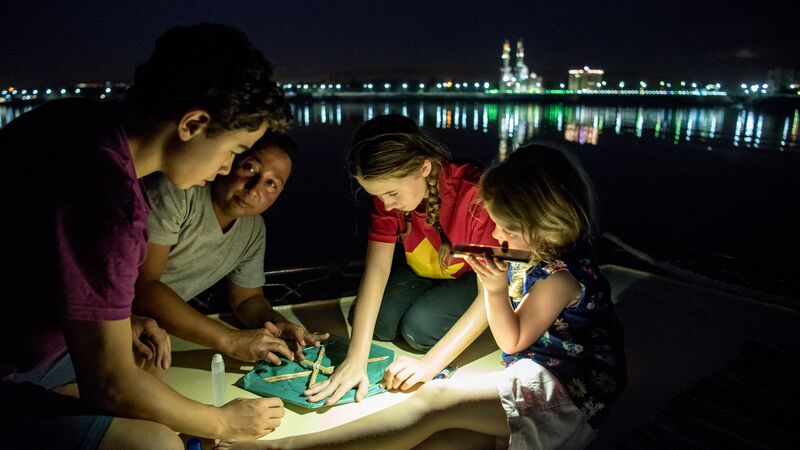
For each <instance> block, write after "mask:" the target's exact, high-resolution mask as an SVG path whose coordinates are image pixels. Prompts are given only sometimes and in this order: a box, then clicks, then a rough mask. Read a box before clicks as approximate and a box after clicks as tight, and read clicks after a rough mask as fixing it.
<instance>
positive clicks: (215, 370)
mask: <svg viewBox="0 0 800 450" xmlns="http://www.w3.org/2000/svg"><path fill="white" fill-rule="evenodd" d="M211 392H212V395H213V399H214V406H222V405H224V404H225V361H223V360H222V355H220V354H219V353H216V354H214V357H213V358H211Z"/></svg>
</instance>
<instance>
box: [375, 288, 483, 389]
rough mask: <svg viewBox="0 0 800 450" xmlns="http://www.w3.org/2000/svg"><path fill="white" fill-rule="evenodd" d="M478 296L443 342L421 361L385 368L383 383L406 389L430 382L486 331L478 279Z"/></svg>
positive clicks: (406, 359)
mask: <svg viewBox="0 0 800 450" xmlns="http://www.w3.org/2000/svg"><path fill="white" fill-rule="evenodd" d="M477 283H478V295H477V296H475V300H473V302H472V304H471V305H470V307H469V308H468V309H467V310H466V311H465V312H464V314H462V315H461V317H460V318H459V319H458V321H456V323H455V324H454V325H453V327H452V328H450V330H448V331H447V334H445V335H444V336H443V337H442V339H440V340H439V342H437V343H436V345H434V346H433V348H431V349H430V350H428V353H426V354H425V356H423V357H422V359H419V360H417V359H415V358H410V357H400V358H398V359H397V361H395V363H393V364H392V365H391V366H389V367H388V368H387V369H386V373H385V376H384V384H385V385H386V386H387V387H388V388H391V389H397V388H399V389H402V390H406V389H409V388H411V387H412V386H414V385H416V384H417V383H420V382H423V383H424V382H426V381H430V380H431V379H433V377H434V376H435V375H436V374H437V373H439V371H441V370H442V369H443V368H444V367H445V366H447V364H449V363H450V362H451V361H453V360H454V359H455V358H456V357H457V356H458V355H460V354H461V352H463V351H464V349H466V348H467V347H468V346H469V345H470V344H472V342H473V341H475V339H477V338H478V336H480V334H481V333H483V331H484V330H485V329H486V325H487V322H486V310H485V306H484V299H483V291H484V289H483V285H482V284H481V281H480V279H479V278H477Z"/></svg>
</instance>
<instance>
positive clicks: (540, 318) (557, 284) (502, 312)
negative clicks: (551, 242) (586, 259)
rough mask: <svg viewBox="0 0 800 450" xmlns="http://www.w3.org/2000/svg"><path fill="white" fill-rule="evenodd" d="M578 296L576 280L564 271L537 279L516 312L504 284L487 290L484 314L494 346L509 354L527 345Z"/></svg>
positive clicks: (579, 293)
mask: <svg viewBox="0 0 800 450" xmlns="http://www.w3.org/2000/svg"><path fill="white" fill-rule="evenodd" d="M580 295H581V289H580V286H579V285H578V282H577V280H575V278H574V277H573V276H572V274H570V273H569V272H567V271H561V272H557V273H554V274H552V275H550V276H549V277H548V278H547V279H545V280H541V281H537V282H536V283H535V284H534V285H533V289H531V291H530V292H528V293H527V294H525V296H524V297H523V298H522V301H521V302H520V305H519V307H518V308H517V309H516V311H515V310H514V308H513V306H512V305H511V303H510V302H509V300H508V287H507V286H506V287H505V289H504V290H496V291H493V292H488V290H487V293H486V309H487V317H488V320H489V327H490V328H491V330H492V335H493V336H494V339H495V341H497V345H498V346H499V347H500V349H502V350H503V351H504V352H506V353H509V354H511V353H517V352H520V351H522V350H525V349H526V348H528V347H530V346H531V345H532V344H533V343H534V342H535V341H536V340H537V339H539V337H541V336H542V334H544V332H545V331H546V330H547V328H548V327H549V326H550V325H552V324H553V322H555V320H556V318H557V317H558V315H559V314H560V313H561V311H563V310H564V308H566V307H567V306H569V305H570V304H571V303H574V302H575V301H576V300H577V299H578V298H579V297H580Z"/></svg>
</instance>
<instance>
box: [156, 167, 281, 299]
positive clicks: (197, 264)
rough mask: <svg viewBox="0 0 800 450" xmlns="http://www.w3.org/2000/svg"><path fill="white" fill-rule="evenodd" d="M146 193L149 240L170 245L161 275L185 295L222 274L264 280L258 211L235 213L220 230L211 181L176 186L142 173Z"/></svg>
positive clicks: (255, 282) (256, 282)
mask: <svg viewBox="0 0 800 450" xmlns="http://www.w3.org/2000/svg"><path fill="white" fill-rule="evenodd" d="M145 184H146V185H147V194H148V196H149V197H150V204H151V208H152V209H151V211H150V218H149V226H150V238H149V241H150V243H153V244H157V245H166V246H170V247H171V248H170V251H169V259H168V260H167V265H166V267H165V268H164V272H163V274H162V275H161V281H162V282H163V283H165V284H166V285H167V286H169V287H170V288H172V290H173V291H175V293H176V294H178V295H179V296H180V297H181V298H182V299H184V300H190V299H192V298H193V297H194V296H196V295H197V294H199V293H201V292H203V291H204V290H206V289H208V288H209V287H211V286H212V285H214V283H216V282H217V281H219V280H221V279H222V278H224V277H226V276H227V277H228V280H230V281H232V282H233V283H236V284H237V285H239V286H242V287H247V288H254V287H260V286H263V285H264V246H265V243H266V227H265V226H264V219H262V218H261V216H253V217H243V218H240V219H237V220H236V221H235V222H234V224H233V226H232V227H231V228H230V229H229V230H228V231H227V232H226V233H223V232H222V230H221V229H220V227H219V223H218V222H217V217H216V215H215V214H214V207H213V206H212V204H211V185H210V184H206V185H205V186H202V187H200V186H195V187H192V188H190V189H187V190H185V191H184V190H181V189H178V188H176V187H175V186H174V185H173V184H172V183H171V182H170V181H169V180H168V179H167V178H166V177H165V176H163V175H161V174H156V175H153V176H151V177H148V178H147V179H145Z"/></svg>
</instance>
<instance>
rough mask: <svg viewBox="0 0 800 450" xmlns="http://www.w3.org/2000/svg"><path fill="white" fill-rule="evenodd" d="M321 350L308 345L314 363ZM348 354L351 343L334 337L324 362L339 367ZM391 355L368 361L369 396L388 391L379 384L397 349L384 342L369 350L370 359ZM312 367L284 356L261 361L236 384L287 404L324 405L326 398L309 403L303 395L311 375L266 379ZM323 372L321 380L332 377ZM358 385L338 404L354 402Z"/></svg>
mask: <svg viewBox="0 0 800 450" xmlns="http://www.w3.org/2000/svg"><path fill="white" fill-rule="evenodd" d="M318 353H319V349H318V348H306V349H304V350H303V354H304V355H305V357H306V359H307V360H309V361H310V362H312V363H313V362H314V361H316V359H317V355H318ZM346 356H347V342H343V341H340V340H338V339H335V338H331V339H330V340H328V342H327V343H326V344H325V355H323V357H322V365H323V366H325V367H330V366H337V365H339V364H341V363H342V361H344V358H345V357H346ZM382 356H387V357H388V358H386V359H385V360H383V361H378V362H371V363H369V364H367V377H368V378H369V390H368V391H367V397H369V396H371V395H375V394H380V393H382V392H386V389H384V388H382V387H380V386H378V383H379V382H380V381H381V380H382V379H383V371H384V370H385V369H386V368H387V367H389V364H391V363H392V361H393V360H394V351H393V350H389V349H388V348H385V347H381V346H380V345H376V344H372V346H371V347H370V349H369V358H379V357H382ZM306 370H310V369H309V368H307V367H304V366H301V365H300V364H298V363H296V362H294V361H289V360H287V359H285V358H281V365H280V366H276V365H274V364H272V363H270V362H268V361H259V362H258V364H257V365H256V367H255V368H254V369H253V370H251V371H250V372H248V373H246V374H245V375H244V376H243V377H242V378H240V379H239V380H238V381H237V382H236V385H237V386H239V387H240V388H242V389H244V390H246V391H250V392H252V393H254V394H258V395H261V396H264V397H279V398H280V399H281V400H283V401H284V402H285V403H291V404H293V405H299V406H303V407H306V408H311V409H313V408H320V407H322V406H324V404H325V400H321V401H318V402H309V401H308V400H307V397H305V396H304V395H303V391H305V390H306V389H308V381H309V377H310V375H307V376H304V377H300V378H293V379H290V380H281V381H274V382H267V381H264V378H266V377H271V376H274V375H284V374H289V373H296V372H303V371H306ZM329 377H330V376H329V375H325V374H323V373H322V372H320V373H319V375H317V380H316V382H317V383H321V382H322V381H325V380H327V379H328V378H329ZM355 393H356V391H355V388H353V389H351V390H349V391H348V392H347V393H346V394H345V395H344V396H343V397H342V398H341V399H340V400H339V401H338V402H336V403H335V404H336V405H342V404H345V403H351V402H353V401H355Z"/></svg>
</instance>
